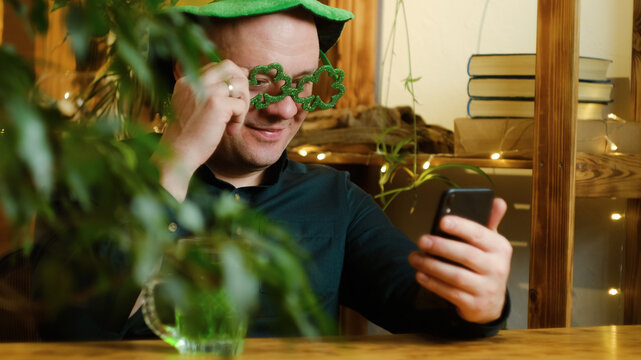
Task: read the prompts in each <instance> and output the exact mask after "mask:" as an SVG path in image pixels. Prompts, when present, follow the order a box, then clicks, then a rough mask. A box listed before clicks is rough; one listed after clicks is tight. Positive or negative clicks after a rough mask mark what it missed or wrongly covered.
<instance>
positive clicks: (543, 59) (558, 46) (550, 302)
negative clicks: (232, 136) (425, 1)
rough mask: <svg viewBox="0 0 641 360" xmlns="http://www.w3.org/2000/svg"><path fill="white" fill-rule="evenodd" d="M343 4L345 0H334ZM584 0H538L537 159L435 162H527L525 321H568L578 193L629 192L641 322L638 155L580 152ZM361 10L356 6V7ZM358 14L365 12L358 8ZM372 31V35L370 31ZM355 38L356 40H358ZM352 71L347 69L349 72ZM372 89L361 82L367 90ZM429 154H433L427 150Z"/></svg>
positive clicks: (640, 111)
mask: <svg viewBox="0 0 641 360" xmlns="http://www.w3.org/2000/svg"><path fill="white" fill-rule="evenodd" d="M329 2H330V3H332V5H337V6H341V5H344V4H342V3H345V2H346V0H331V1H329ZM349 3H351V2H349ZM579 3H580V1H579V0H539V2H538V10H537V11H538V13H537V70H536V71H537V73H536V78H537V84H536V99H537V102H536V105H535V108H536V112H535V123H536V126H535V127H536V129H535V131H536V135H535V136H536V138H535V144H536V145H535V149H534V153H535V155H534V159H533V160H532V161H524V160H499V161H494V160H490V159H463V158H454V157H435V158H434V159H433V160H432V164H434V165H437V164H439V163H444V162H462V163H467V164H472V165H476V166H480V167H498V168H529V169H532V172H533V183H532V205H533V207H532V222H531V226H532V231H531V234H532V235H531V236H532V238H531V246H532V247H531V253H530V254H531V256H530V286H529V289H530V290H529V296H530V298H529V313H528V327H530V328H546V327H567V326H570V325H571V321H570V320H571V319H570V315H571V292H572V268H573V258H572V253H573V237H574V202H575V198H576V197H619V198H626V199H629V200H628V203H627V204H628V206H627V211H626V260H625V263H624V264H623V266H624V279H623V283H624V286H623V292H624V308H625V310H624V312H625V314H624V322H625V323H626V324H639V323H641V262H639V261H638V259H639V258H641V236H640V233H639V229H641V200H640V199H641V155H629V154H607V155H606V154H598V155H595V154H586V153H576V150H575V149H576V103H577V101H576V100H577V85H578V76H577V70H578V43H579V37H578V28H579V27H578V24H579V9H580V8H579ZM634 7H635V11H634V16H635V18H634V19H635V21H634V26H635V29H633V35H634V40H633V61H632V62H633V68H632V78H631V83H632V104H633V114H635V119H636V120H637V121H640V120H641V91H640V90H639V89H641V86H640V85H641V71H639V70H641V35H640V34H641V30H640V28H641V0H634ZM351 10H352V11H356V10H358V9H351ZM356 18H357V19H358V18H360V16H359V14H358V13H357V14H356ZM372 36H374V35H372ZM356 45H358V44H356ZM338 50H339V51H338V54H337V55H336V56H338V58H350V57H354V56H359V55H352V54H354V53H356V54H360V56H363V55H362V54H367V53H368V51H369V54H370V56H374V54H375V49H367V48H360V47H359V48H357V49H341V48H340V47H339V49H338ZM346 73H348V74H349V70H348V71H347V72H346ZM371 90H373V89H369V88H366V89H363V92H364V93H369V92H370V91H371ZM422 156H423V159H425V160H426V159H427V157H428V156H429V155H422ZM291 157H292V158H293V159H295V160H299V161H304V162H313V163H326V164H327V163H331V164H360V165H378V166H380V165H382V159H381V158H380V157H378V156H376V155H358V154H334V153H328V154H327V157H326V158H325V159H324V160H322V161H319V160H316V159H314V158H310V157H305V158H303V157H300V156H299V155H297V154H292V155H291Z"/></svg>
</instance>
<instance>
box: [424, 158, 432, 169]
mask: <svg viewBox="0 0 641 360" xmlns="http://www.w3.org/2000/svg"><path fill="white" fill-rule="evenodd" d="M430 165H431V164H430V162H429V160H428V161H426V162H424V163H423V170H427V169H429V168H430Z"/></svg>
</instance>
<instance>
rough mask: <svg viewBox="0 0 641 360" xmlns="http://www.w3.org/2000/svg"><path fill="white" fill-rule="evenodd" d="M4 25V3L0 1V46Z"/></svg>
mask: <svg viewBox="0 0 641 360" xmlns="http://www.w3.org/2000/svg"><path fill="white" fill-rule="evenodd" d="M3 25H4V1H0V45H2V34H3V33H4V32H3V27H2V26H3Z"/></svg>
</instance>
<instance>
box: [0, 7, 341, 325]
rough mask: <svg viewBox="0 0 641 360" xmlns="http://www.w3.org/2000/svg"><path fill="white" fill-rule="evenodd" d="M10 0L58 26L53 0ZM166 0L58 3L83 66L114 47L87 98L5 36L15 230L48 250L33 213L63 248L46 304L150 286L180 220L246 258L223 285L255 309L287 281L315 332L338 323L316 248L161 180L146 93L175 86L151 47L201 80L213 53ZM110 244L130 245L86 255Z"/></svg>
mask: <svg viewBox="0 0 641 360" xmlns="http://www.w3.org/2000/svg"><path fill="white" fill-rule="evenodd" d="M7 3H8V4H10V5H11V6H13V7H14V8H15V9H16V12H17V13H18V14H22V15H23V17H24V20H25V26H26V27H27V28H29V29H31V30H33V31H35V32H38V33H46V32H47V29H48V22H47V19H48V13H49V9H48V4H49V2H48V1H47V0H34V1H33V2H32V5H31V7H28V6H27V5H25V4H23V3H22V2H20V1H15V0H12V1H8V2H7ZM166 5H167V4H166V1H161V0H141V1H128V0H91V1H81V0H77V1H75V0H59V1H55V2H54V5H53V8H52V11H66V21H67V27H68V35H67V40H68V41H70V42H71V45H72V48H73V50H74V54H75V56H76V59H77V61H78V62H79V63H80V64H86V63H87V62H91V61H94V60H95V59H93V58H92V57H93V56H95V54H92V51H91V49H92V43H93V42H95V41H101V42H103V43H104V44H106V46H107V50H106V59H105V62H104V64H102V66H101V67H100V68H99V69H98V70H97V71H96V72H95V76H94V79H93V80H92V81H91V82H90V83H89V84H86V85H85V86H83V87H82V88H81V89H80V92H79V94H80V95H79V99H80V100H81V101H79V102H78V101H76V102H74V103H71V104H69V102H65V100H64V99H55V98H52V97H51V96H49V95H48V94H46V93H45V92H44V91H42V90H41V89H40V88H39V87H38V85H37V84H38V81H37V78H36V76H35V74H34V72H33V70H32V68H33V64H31V63H29V62H28V61H27V60H25V59H23V58H21V57H20V56H19V55H18V54H17V53H16V52H15V51H14V50H13V49H12V48H11V47H10V46H8V45H3V46H1V47H0V129H1V131H0V152H1V153H2V154H12V155H11V156H1V157H0V174H2V177H1V179H0V209H1V210H2V211H3V212H4V213H5V214H6V216H7V218H8V219H9V221H10V223H11V224H12V227H13V228H14V229H16V231H14V232H13V235H14V238H13V239H12V242H13V244H14V246H16V247H19V248H21V249H23V251H24V253H26V254H29V253H31V252H32V251H33V252H36V251H37V250H38V249H37V248H36V249H33V246H34V244H33V241H32V240H31V238H30V236H29V230H28V229H29V226H30V223H31V221H32V218H33V216H34V215H37V218H38V223H39V228H43V229H47V233H48V234H49V236H50V238H52V239H55V245H54V246H53V249H54V251H53V254H54V256H49V257H46V258H44V260H43V261H42V263H41V264H40V266H39V267H40V268H41V269H43V271H42V272H41V275H42V288H41V289H40V290H41V291H42V292H43V294H42V296H43V298H47V299H50V300H51V301H48V302H47V304H36V305H43V306H44V305H46V306H47V307H48V308H47V310H55V309H58V308H62V307H64V306H65V305H66V304H70V303H78V302H81V301H83V300H85V299H87V298H91V297H92V296H97V295H101V294H106V293H109V291H111V290H113V289H114V288H117V287H118V286H120V285H122V283H123V281H124V279H127V278H133V279H134V281H135V283H137V284H139V285H141V284H144V283H145V282H146V281H148V280H149V279H150V277H151V276H152V274H153V273H154V269H155V268H156V266H157V263H158V259H160V258H161V257H162V256H163V255H164V256H171V251H172V249H174V246H173V244H174V243H175V241H176V238H177V236H178V235H176V233H173V232H171V231H168V224H171V223H172V222H173V221H176V222H178V223H180V224H181V225H182V226H183V228H184V230H185V231H187V232H188V233H190V234H192V235H193V236H198V237H204V238H208V239H215V242H216V245H217V246H218V247H220V248H221V249H226V250H225V251H222V252H221V256H222V257H223V260H222V262H223V263H226V262H227V263H229V261H231V260H232V259H233V260H237V261H236V263H240V264H243V267H242V268H241V269H239V268H237V267H227V269H234V270H233V271H232V270H229V271H227V273H226V275H225V277H226V278H227V279H228V281H226V282H225V283H224V285H225V289H226V292H227V294H228V296H229V297H230V298H231V300H232V301H235V302H238V303H242V304H245V305H244V306H243V307H242V310H243V311H247V312H249V311H251V309H252V308H253V305H254V304H255V302H256V297H257V296H258V292H257V290H256V286H257V284H258V282H259V281H262V282H267V283H268V284H269V285H270V286H273V287H274V288H276V289H277V290H279V291H276V292H274V293H275V294H277V296H279V299H277V300H278V301H277V303H279V304H283V310H284V313H285V314H287V315H288V316H289V318H290V319H292V320H293V323H294V324H295V325H296V327H297V328H298V329H299V330H300V331H301V332H302V334H304V335H308V336H314V335H318V334H321V333H324V332H327V331H329V329H330V328H331V325H330V324H329V323H328V322H327V319H325V318H324V316H323V314H322V313H321V310H320V307H319V306H318V304H317V302H316V299H315V297H314V295H313V293H312V290H311V288H310V286H309V284H308V281H307V278H306V276H304V274H305V271H304V268H303V266H302V265H301V262H300V259H301V258H304V256H303V255H302V254H301V252H300V250H299V249H298V248H297V247H296V245H295V243H294V242H293V241H292V240H291V239H290V238H289V236H288V235H287V233H286V232H285V231H283V230H282V229H280V228H278V227H276V226H273V225H271V224H270V222H269V220H268V219H266V218H265V217H264V216H263V215H261V214H260V213H258V212H257V211H254V210H252V209H250V208H248V207H247V206H245V205H243V204H242V203H240V202H238V201H235V200H234V199H231V198H229V197H226V196H223V197H220V198H213V197H211V195H208V194H207V193H206V192H204V191H203V192H200V193H199V196H198V198H199V204H196V203H194V202H192V201H189V200H187V201H185V202H183V203H178V202H176V201H175V200H174V199H173V198H172V197H171V196H170V195H169V194H168V193H167V192H165V191H164V190H163V189H162V188H161V187H160V186H159V185H158V174H157V169H156V168H155V167H154V166H153V165H152V164H151V163H150V162H149V161H148V158H149V155H150V154H151V153H152V152H153V151H154V150H155V149H156V146H157V141H156V139H155V138H154V137H149V136H146V135H145V132H144V131H143V130H142V129H141V127H140V126H138V125H137V124H140V122H141V117H142V116H143V115H142V114H144V111H143V110H144V108H143V107H142V106H141V104H149V106H150V107H152V108H155V109H159V108H162V107H163V106H164V105H165V104H166V99H167V98H168V97H169V94H170V90H171V89H170V82H169V81H168V79H167V75H168V74H167V73H166V72H164V71H163V70H164V69H162V68H158V67H155V66H154V65H153V64H152V62H150V61H148V58H147V56H148V54H149V49H150V48H153V49H154V52H155V54H156V56H158V57H160V58H163V59H177V60H178V61H179V62H180V63H181V65H182V67H183V70H184V74H185V75H186V76H187V77H188V78H189V79H190V80H191V81H192V82H193V83H194V84H195V86H198V76H199V68H200V59H201V56H203V55H205V56H206V55H211V52H212V51H213V50H214V45H213V44H212V43H211V42H210V41H209V40H208V38H207V37H206V36H205V33H204V31H203V30H202V28H201V27H200V26H199V25H198V24H195V23H193V22H191V21H188V20H187V19H186V18H185V17H184V16H183V15H182V14H181V13H178V12H173V11H165V9H166ZM36 61H38V59H36ZM165 110H168V109H167V107H165ZM167 114H168V115H169V116H171V114H170V113H169V112H167ZM123 139H133V140H127V141H123ZM196 191H198V190H196ZM203 204H205V205H203ZM170 227H171V226H170ZM259 227H260V231H258V229H259ZM212 241H214V240H212ZM105 247H108V248H109V249H111V250H113V252H114V253H116V254H118V256H120V255H121V254H124V255H123V257H124V259H125V260H124V261H123V262H122V263H119V265H122V266H114V264H113V263H110V262H109V261H107V260H106V259H104V258H101V257H97V258H92V257H88V256H84V254H88V253H89V254H95V253H97V252H96V251H97V250H96V249H105ZM111 250H110V251H111ZM168 252H169V253H168ZM98 253H100V252H98ZM100 254H103V253H100ZM225 257H228V260H225ZM78 271H80V272H84V273H83V274H82V275H83V276H84V279H85V280H84V281H83V280H79V276H76V275H77V273H78ZM198 271H203V272H204V275H206V272H207V271H208V270H207V268H203V269H200V270H198ZM87 278H89V279H90V281H86V279H87ZM232 284H233V286H232ZM239 284H241V285H239ZM174 295H175V296H176V297H179V296H180V294H178V293H175V294H174ZM40 309H41V310H42V308H40Z"/></svg>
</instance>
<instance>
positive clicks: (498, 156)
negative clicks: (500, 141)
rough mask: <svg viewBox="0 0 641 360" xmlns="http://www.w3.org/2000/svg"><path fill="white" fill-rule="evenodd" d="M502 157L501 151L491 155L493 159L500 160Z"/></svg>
mask: <svg viewBox="0 0 641 360" xmlns="http://www.w3.org/2000/svg"><path fill="white" fill-rule="evenodd" d="M500 158H501V154H499V153H494V154H492V155H491V156H490V159H492V160H498V159H500Z"/></svg>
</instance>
